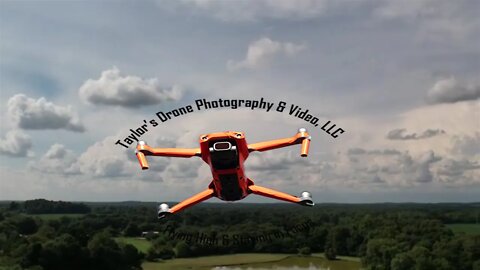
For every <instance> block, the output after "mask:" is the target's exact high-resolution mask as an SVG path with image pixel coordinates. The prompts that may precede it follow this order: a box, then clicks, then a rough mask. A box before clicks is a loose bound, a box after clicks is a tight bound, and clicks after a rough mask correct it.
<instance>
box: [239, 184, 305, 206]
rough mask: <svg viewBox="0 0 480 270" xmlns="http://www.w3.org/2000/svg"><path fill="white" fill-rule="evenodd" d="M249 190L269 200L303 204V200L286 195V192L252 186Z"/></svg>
mask: <svg viewBox="0 0 480 270" xmlns="http://www.w3.org/2000/svg"><path fill="white" fill-rule="evenodd" d="M248 188H249V190H250V191H251V192H252V193H253V194H257V195H260V196H264V197H269V198H273V199H277V200H282V201H287V202H293V203H300V202H301V199H300V198H298V197H295V196H293V195H290V194H287V193H284V192H280V191H276V190H273V189H269V188H266V187H261V186H257V185H251V186H249V187H248Z"/></svg>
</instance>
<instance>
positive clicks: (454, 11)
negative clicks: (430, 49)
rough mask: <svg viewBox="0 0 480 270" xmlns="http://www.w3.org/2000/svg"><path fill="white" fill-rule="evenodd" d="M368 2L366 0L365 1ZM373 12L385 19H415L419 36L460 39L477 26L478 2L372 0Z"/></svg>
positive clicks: (406, 20)
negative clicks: (476, 4)
mask: <svg viewBox="0 0 480 270" xmlns="http://www.w3.org/2000/svg"><path fill="white" fill-rule="evenodd" d="M367 2H368V1H367ZM373 2H374V3H375V5H374V6H373V15H374V16H375V17H377V18H381V19H384V20H400V21H404V22H405V23H414V24H415V26H416V29H418V34H419V36H421V37H422V38H427V39H435V40H436V41H440V40H441V39H453V40H460V39H463V38H465V37H467V36H469V35H470V34H471V33H474V32H475V31H476V30H477V29H478V26H479V21H478V12H476V11H475V10H476V9H478V6H475V4H474V5H473V6H472V3H473V2H472V1H468V0H463V1H462V0H459V1H449V0H415V1H396V0H385V1H373Z"/></svg>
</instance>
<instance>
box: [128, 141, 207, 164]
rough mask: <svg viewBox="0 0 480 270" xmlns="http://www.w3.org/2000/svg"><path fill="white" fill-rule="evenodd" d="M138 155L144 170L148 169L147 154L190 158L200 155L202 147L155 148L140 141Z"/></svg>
mask: <svg viewBox="0 0 480 270" xmlns="http://www.w3.org/2000/svg"><path fill="white" fill-rule="evenodd" d="M135 152H136V155H137V159H138V162H139V163H140V166H141V167H142V169H143V170H146V169H148V162H147V158H146V156H162V157H182V158H189V157H193V156H200V148H190V149H189V148H153V147H150V146H148V145H147V144H146V143H145V142H143V141H140V142H138V145H137V149H136V151H135Z"/></svg>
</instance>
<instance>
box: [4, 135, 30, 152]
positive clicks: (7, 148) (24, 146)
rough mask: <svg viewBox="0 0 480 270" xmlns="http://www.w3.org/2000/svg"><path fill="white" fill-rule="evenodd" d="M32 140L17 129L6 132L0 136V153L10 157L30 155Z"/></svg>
mask: <svg viewBox="0 0 480 270" xmlns="http://www.w3.org/2000/svg"><path fill="white" fill-rule="evenodd" d="M31 148H32V140H31V139H30V136H28V135H27V134H25V133H23V132H21V131H19V130H11V131H9V132H7V134H6V135H5V138H4V139H2V138H0V154H1V155H6V156H11V157H26V156H30V155H32V152H31V151H30V149H31Z"/></svg>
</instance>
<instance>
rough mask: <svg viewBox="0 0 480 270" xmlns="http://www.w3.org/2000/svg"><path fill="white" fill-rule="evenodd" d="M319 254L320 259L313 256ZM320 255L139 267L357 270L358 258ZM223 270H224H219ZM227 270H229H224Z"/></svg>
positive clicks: (215, 258) (268, 255)
mask: <svg viewBox="0 0 480 270" xmlns="http://www.w3.org/2000/svg"><path fill="white" fill-rule="evenodd" d="M316 255H319V256H316ZM322 256H323V255H322V254H315V256H311V257H299V256H296V255H292V254H271V253H245V254H232V255H219V256H205V257H198V258H185V259H172V260H166V261H162V262H145V263H143V264H142V267H143V269H144V270H163V269H172V270H177V269H192V270H195V269H196V270H205V269H212V268H213V267H215V266H234V268H232V269H240V268H238V267H241V269H244V268H245V269H256V267H260V269H270V268H271V266H273V265H275V266H276V267H278V266H280V267H282V266H283V267H284V268H285V269H287V268H288V269H290V268H295V267H296V268H298V267H310V268H312V267H313V265H315V266H316V267H319V268H312V269H331V270H337V269H342V270H358V269H360V263H358V262H357V260H358V259H357V258H352V257H349V259H350V260H352V261H347V260H337V261H327V260H325V259H324V258H323V257H322ZM222 269H223V268H222ZM225 269H230V268H225Z"/></svg>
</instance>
